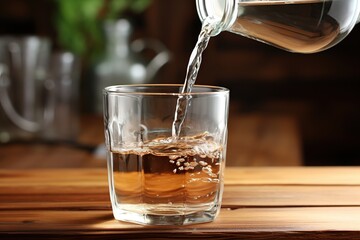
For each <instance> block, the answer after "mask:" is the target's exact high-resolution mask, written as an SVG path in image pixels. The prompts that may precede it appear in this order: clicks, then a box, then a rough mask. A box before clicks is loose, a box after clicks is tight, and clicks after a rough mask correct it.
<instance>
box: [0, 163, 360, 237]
mask: <svg viewBox="0 0 360 240" xmlns="http://www.w3.org/2000/svg"><path fill="white" fill-rule="evenodd" d="M359 171H360V167H352V168H350V167H324V168H323V167H286V168H281V167H272V168H251V167H248V168H240V167H239V168H230V167H228V168H227V169H226V173H225V175H226V180H225V191H224V196H223V205H222V210H221V212H220V215H219V216H218V218H217V219H216V220H215V221H214V222H212V223H206V224H198V225H189V226H169V227H158V226H142V225H136V224H130V223H124V222H119V221H116V220H114V218H113V216H112V212H111V206H110V200H109V196H108V195H109V194H108V184H107V173H106V169H84V170H80V169H67V170H65V169H63V170H45V169H42V170H29V171H24V170H0V238H1V239H63V238H67V239H83V238H86V239H128V238H140V239H141V238H144V239H145V238H146V239H167V238H171V239H185V238H188V239H210V238H216V239H360V174H359Z"/></svg>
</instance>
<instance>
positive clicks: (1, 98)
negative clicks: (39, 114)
mask: <svg viewBox="0 0 360 240" xmlns="http://www.w3.org/2000/svg"><path fill="white" fill-rule="evenodd" d="M9 86H10V79H9V77H8V67H7V66H6V65H5V64H0V106H2V108H3V109H4V112H5V114H6V115H7V117H8V118H9V119H10V120H11V121H12V122H13V123H14V124H15V125H16V126H18V127H19V128H21V129H23V130H25V131H28V132H38V131H39V130H40V125H39V124H38V123H36V122H33V121H30V120H27V119H25V118H23V117H21V116H20V115H19V114H18V113H17V112H16V110H15V108H14V106H13V104H12V102H11V99H10V96H9V93H8V87H9Z"/></svg>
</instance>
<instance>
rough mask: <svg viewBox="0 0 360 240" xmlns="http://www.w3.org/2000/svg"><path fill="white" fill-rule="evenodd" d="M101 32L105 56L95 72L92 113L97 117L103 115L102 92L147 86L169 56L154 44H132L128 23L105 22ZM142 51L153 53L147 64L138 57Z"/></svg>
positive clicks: (123, 21)
mask: <svg viewBox="0 0 360 240" xmlns="http://www.w3.org/2000/svg"><path fill="white" fill-rule="evenodd" d="M104 28H105V29H104V30H105V36H106V41H107V42H106V55H105V57H104V59H103V60H102V61H100V62H99V63H98V64H97V65H96V66H95V69H94V71H95V73H94V75H95V82H94V93H93V94H94V99H95V104H94V108H95V109H94V110H95V112H97V113H102V97H103V95H102V91H103V89H104V88H105V87H107V86H111V85H121V84H144V83H149V82H150V81H151V80H152V79H153V78H154V77H155V75H156V73H157V72H158V70H159V69H160V68H161V67H162V66H163V65H164V64H166V63H167V62H168V61H169V59H170V54H169V52H168V51H167V50H166V48H165V47H164V46H163V44H162V43H160V42H159V41H157V40H153V39H146V40H145V39H138V40H135V41H133V42H131V41H130V40H131V34H132V26H131V24H130V22H129V21H128V20H127V19H119V20H116V21H110V20H109V21H106V22H105V24H104ZM145 49H151V50H152V51H154V52H155V56H154V57H153V58H152V59H151V60H150V61H149V62H147V61H146V60H145V58H143V57H142V56H141V55H140V52H142V51H143V50H145Z"/></svg>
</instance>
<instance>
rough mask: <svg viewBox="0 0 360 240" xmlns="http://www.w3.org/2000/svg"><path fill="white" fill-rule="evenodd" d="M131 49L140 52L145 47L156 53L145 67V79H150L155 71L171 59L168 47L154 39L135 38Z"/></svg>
mask: <svg viewBox="0 0 360 240" xmlns="http://www.w3.org/2000/svg"><path fill="white" fill-rule="evenodd" d="M131 49H132V50H133V51H134V52H142V51H144V50H145V49H150V50H153V51H154V52H155V53H156V56H155V57H154V58H153V59H152V60H151V61H150V62H149V63H148V65H147V67H146V81H150V80H151V79H152V78H154V77H155V75H156V73H157V71H159V69H160V68H162V67H163V66H164V65H165V64H166V63H168V62H169V61H170V59H171V54H170V52H169V51H168V49H167V48H166V47H165V46H164V44H162V43H161V42H160V41H158V40H155V39H137V40H135V41H133V42H132V43H131Z"/></svg>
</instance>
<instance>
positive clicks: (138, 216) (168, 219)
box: [113, 206, 220, 225]
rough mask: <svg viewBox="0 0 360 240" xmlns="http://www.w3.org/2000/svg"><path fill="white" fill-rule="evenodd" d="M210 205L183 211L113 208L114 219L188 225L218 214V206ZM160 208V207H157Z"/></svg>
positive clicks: (205, 220) (144, 223)
mask: <svg viewBox="0 0 360 240" xmlns="http://www.w3.org/2000/svg"><path fill="white" fill-rule="evenodd" d="M219 207H220V206H216V207H212V208H211V209H208V210H198V211H195V212H194V211H193V212H189V211H186V213H185V212H183V213H180V212H177V213H175V212H171V211H151V212H150V211H143V212H142V211H141V206H137V211H129V210H124V209H121V208H113V214H114V217H115V219H116V220H120V221H125V222H132V223H137V224H143V225H188V224H197V223H205V222H212V221H213V220H214V219H215V218H216V216H217V215H218V208H219ZM159 209H161V208H159Z"/></svg>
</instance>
